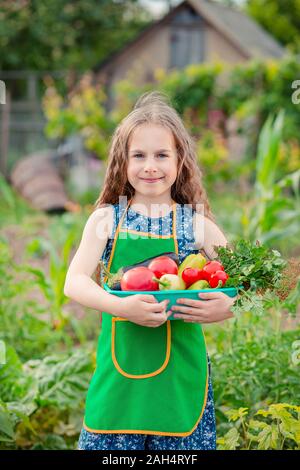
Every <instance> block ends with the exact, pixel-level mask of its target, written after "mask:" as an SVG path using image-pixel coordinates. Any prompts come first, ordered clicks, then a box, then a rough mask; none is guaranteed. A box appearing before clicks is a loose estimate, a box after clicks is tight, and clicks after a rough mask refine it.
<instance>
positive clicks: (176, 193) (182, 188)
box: [95, 91, 215, 221]
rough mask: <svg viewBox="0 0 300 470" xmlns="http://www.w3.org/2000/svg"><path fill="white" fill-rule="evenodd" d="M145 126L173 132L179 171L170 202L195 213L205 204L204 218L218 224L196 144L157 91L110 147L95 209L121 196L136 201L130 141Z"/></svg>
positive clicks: (147, 95)
mask: <svg viewBox="0 0 300 470" xmlns="http://www.w3.org/2000/svg"><path fill="white" fill-rule="evenodd" d="M146 123H149V124H157V125H161V126H163V127H165V128H167V129H168V130H170V131H171V132H172V135H173V137H174V141H175V145H176V149H177V155H178V168H177V178H176V181H175V183H174V184H173V185H172V187H171V198H172V199H173V200H174V201H175V202H177V203H178V204H191V206H192V207H193V209H195V210H197V204H203V207H204V215H205V216H206V217H208V218H209V219H211V220H213V221H215V217H214V215H213V214H212V211H211V208H210V204H209V202H208V198H207V194H206V191H205V189H204V187H203V184H202V172H201V170H200V168H199V166H198V164H197V155H196V145H195V142H194V140H193V138H192V137H191V135H190V134H189V133H188V131H187V130H186V128H185V126H184V124H183V122H182V120H181V118H180V116H179V115H178V113H177V112H176V110H175V109H174V108H173V107H172V105H171V104H170V102H169V98H168V96H167V95H165V94H164V93H162V92H158V91H152V92H147V93H144V94H143V95H142V96H140V98H139V99H138V100H137V102H136V104H135V106H134V108H133V110H132V111H131V112H130V113H129V114H128V115H127V116H126V117H125V118H124V119H123V120H122V121H121V122H120V123H119V125H118V126H117V128H116V130H115V132H114V134H113V136H112V140H111V143H110V147H109V156H108V165H107V170H106V175H105V179H104V183H103V188H102V191H101V192H100V195H99V197H98V199H97V200H96V202H95V209H97V208H99V207H102V206H103V205H105V204H116V203H117V202H118V201H119V196H127V198H128V199H131V198H132V197H133V195H134V192H135V190H134V188H133V187H132V186H131V184H130V183H129V181H128V179H127V166H128V148H129V141H130V137H131V135H132V133H133V131H134V130H135V129H136V128H137V127H138V126H140V125H142V124H146Z"/></svg>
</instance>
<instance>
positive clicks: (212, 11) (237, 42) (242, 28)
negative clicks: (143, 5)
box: [94, 0, 285, 72]
mask: <svg viewBox="0 0 300 470" xmlns="http://www.w3.org/2000/svg"><path fill="white" fill-rule="evenodd" d="M184 5H189V6H191V7H192V8H194V10H195V11H196V12H197V13H199V15H201V16H202V17H203V18H204V20H206V21H207V22H208V23H209V24H210V25H211V26H213V27H214V28H215V29H217V30H218V31H219V32H220V33H221V34H223V35H224V36H225V37H226V38H227V39H228V40H229V41H230V42H231V43H233V44H234V46H235V47H236V48H238V49H239V50H240V51H241V52H242V54H243V55H244V56H245V58H249V59H251V58H262V57H272V58H280V57H282V56H283V55H284V54H285V49H284V47H283V46H281V45H280V44H279V42H277V41H276V40H275V39H274V37H273V36H271V35H270V34H269V33H268V32H267V31H265V30H264V29H263V28H262V27H261V26H260V25H259V24H258V23H256V21H255V20H253V19H252V18H251V17H249V16H248V15H246V14H245V13H243V12H242V11H240V10H237V9H236V8H233V7H228V6H225V5H222V4H220V3H216V2H215V1H213V0H185V1H183V2H182V3H180V4H179V5H177V6H176V7H175V8H173V9H172V10H171V11H169V13H167V14H166V15H165V16H164V17H163V18H161V19H160V20H157V21H154V22H153V23H151V24H150V25H148V26H147V27H146V28H145V29H144V30H143V31H142V32H141V33H139V34H138V36H137V37H136V38H135V39H133V40H131V41H130V42H129V43H127V44H125V45H124V46H123V47H122V48H121V49H120V50H118V51H116V52H114V53H112V54H111V55H109V56H108V57H107V58H106V59H104V60H103V61H102V62H101V63H100V64H98V65H97V66H96V67H95V68H94V71H95V72H100V71H101V70H102V69H103V68H105V67H106V66H107V65H109V64H111V63H112V62H113V61H114V59H115V58H117V57H119V56H120V55H122V53H123V52H125V51H126V50H128V48H130V47H132V46H134V45H135V44H136V43H137V42H139V41H140V40H142V39H144V37H145V36H146V35H147V34H149V33H151V32H153V31H155V29H157V28H158V27H160V26H162V25H163V24H167V22H168V19H169V18H171V17H172V16H173V14H174V13H175V12H176V11H178V10H179V9H181V8H182V7H183V6H184Z"/></svg>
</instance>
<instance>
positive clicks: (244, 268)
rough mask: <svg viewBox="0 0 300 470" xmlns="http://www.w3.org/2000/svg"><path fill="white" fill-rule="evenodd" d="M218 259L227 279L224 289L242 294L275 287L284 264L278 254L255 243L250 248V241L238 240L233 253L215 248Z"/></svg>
mask: <svg viewBox="0 0 300 470" xmlns="http://www.w3.org/2000/svg"><path fill="white" fill-rule="evenodd" d="M216 251H217V253H218V259H219V260H220V261H221V263H222V265H223V266H224V270H225V271H226V273H227V274H228V275H229V279H228V281H227V282H226V287H240V286H242V287H243V289H245V290H249V289H250V290H255V291H257V290H259V291H260V292H263V291H265V290H266V289H271V290H274V289H275V288H276V287H278V285H279V282H280V280H281V277H282V271H283V269H284V268H285V266H286V264H287V263H286V261H285V260H284V259H283V258H282V256H281V254H280V253H279V251H277V250H273V249H270V248H268V247H266V246H264V245H262V244H261V243H260V242H259V241H258V240H257V241H256V244H255V245H253V244H252V243H251V242H250V241H247V240H239V241H238V242H237V243H236V245H235V247H234V248H233V249H231V248H229V247H228V245H227V247H222V246H220V247H216Z"/></svg>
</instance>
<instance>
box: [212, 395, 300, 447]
mask: <svg viewBox="0 0 300 470" xmlns="http://www.w3.org/2000/svg"><path fill="white" fill-rule="evenodd" d="M225 414H226V416H227V417H228V418H229V421H233V422H235V425H234V427H232V428H231V429H230V430H229V431H228V432H227V433H226V434H225V435H224V436H223V437H220V438H219V439H218V440H217V443H218V449H220V450H236V449H237V448H239V449H247V450H249V449H258V450H268V449H272V450H281V449H299V448H300V407H299V406H295V405H290V404H287V403H276V404H272V405H270V406H269V407H268V408H267V409H266V410H265V409H259V410H258V411H257V412H256V413H255V414H254V416H257V417H258V418H256V419H254V418H251V417H249V416H247V415H248V408H239V409H237V410H228V411H226V412H225ZM246 416H247V418H246ZM260 418H265V419H264V420H263V419H260Z"/></svg>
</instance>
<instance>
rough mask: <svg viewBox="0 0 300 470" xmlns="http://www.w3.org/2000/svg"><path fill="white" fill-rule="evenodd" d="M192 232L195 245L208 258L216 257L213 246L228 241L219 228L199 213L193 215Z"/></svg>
mask: <svg viewBox="0 0 300 470" xmlns="http://www.w3.org/2000/svg"><path fill="white" fill-rule="evenodd" d="M194 234H195V243H196V247H197V248H198V249H199V250H200V249H201V250H204V251H205V254H206V256H207V258H209V259H210V260H212V259H214V258H217V256H218V254H217V253H216V252H215V250H214V246H226V245H227V244H228V241H227V239H226V237H225V235H224V233H223V232H222V231H221V229H220V228H219V227H218V226H217V225H216V224H215V223H214V222H213V221H212V220H210V219H208V218H207V217H205V216H203V215H202V214H200V213H196V214H195V216H194Z"/></svg>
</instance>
